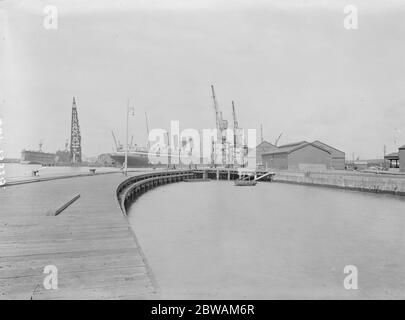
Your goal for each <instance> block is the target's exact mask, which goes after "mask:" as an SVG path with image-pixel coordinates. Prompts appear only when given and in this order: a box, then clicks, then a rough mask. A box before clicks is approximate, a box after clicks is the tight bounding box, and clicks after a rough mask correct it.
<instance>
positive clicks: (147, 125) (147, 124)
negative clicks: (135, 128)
mask: <svg viewBox="0 0 405 320" xmlns="http://www.w3.org/2000/svg"><path fill="white" fill-rule="evenodd" d="M145 120H146V133H147V134H148V139H147V141H148V142H147V144H148V150H149V149H150V143H149V121H148V115H147V114H146V111H145Z"/></svg>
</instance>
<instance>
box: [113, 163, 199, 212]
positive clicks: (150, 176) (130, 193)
mask: <svg viewBox="0 0 405 320" xmlns="http://www.w3.org/2000/svg"><path fill="white" fill-rule="evenodd" d="M192 177H194V172H193V171H191V170H170V171H161V172H152V173H145V174H141V175H137V176H133V177H130V178H128V179H126V180H125V181H123V182H122V183H120V184H119V186H118V187H117V191H116V193H117V198H118V202H119V204H120V207H121V210H122V212H123V213H124V215H126V214H127V210H128V208H129V206H130V205H131V204H132V203H133V202H134V201H135V200H136V198H137V197H138V196H140V195H141V194H142V193H145V192H146V191H148V190H150V189H152V188H155V187H157V186H160V185H164V184H167V183H173V182H178V181H183V180H184V179H186V178H192Z"/></svg>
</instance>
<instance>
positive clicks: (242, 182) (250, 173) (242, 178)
mask: <svg viewBox="0 0 405 320" xmlns="http://www.w3.org/2000/svg"><path fill="white" fill-rule="evenodd" d="M252 178H256V170H254V169H248V168H238V179H237V180H235V186H255V185H256V184H257V182H256V179H252Z"/></svg>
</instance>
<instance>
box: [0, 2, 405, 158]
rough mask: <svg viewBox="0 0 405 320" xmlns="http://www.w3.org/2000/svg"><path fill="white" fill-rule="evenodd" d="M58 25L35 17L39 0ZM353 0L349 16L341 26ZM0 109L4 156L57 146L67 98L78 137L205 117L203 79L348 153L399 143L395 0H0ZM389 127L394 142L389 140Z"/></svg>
mask: <svg viewBox="0 0 405 320" xmlns="http://www.w3.org/2000/svg"><path fill="white" fill-rule="evenodd" d="M49 4H50V5H55V6H56V7H57V9H58V29H57V30H46V29H44V28H43V19H44V17H45V14H44V12H43V8H44V7H45V6H46V5H49ZM347 4H353V5H356V6H357V8H358V15H359V28H358V30H346V29H345V28H344V27H343V20H344V17H345V14H344V13H343V7H344V6H345V5H347ZM0 9H1V11H0V37H1V44H0V49H1V50H0V99H1V104H0V117H1V118H2V119H3V124H2V129H3V135H4V140H3V143H2V148H3V149H4V150H5V153H6V156H8V157H19V155H20V152H21V150H22V149H24V148H26V149H37V148H38V142H39V141H40V140H43V142H44V150H45V151H51V152H55V151H56V150H57V149H63V148H64V143H65V140H66V139H67V138H69V136H70V117H71V104H72V97H73V96H75V97H76V100H77V106H78V113H79V121H80V127H81V132H82V150H83V153H84V154H85V155H87V156H94V155H97V154H100V153H103V152H110V151H112V147H113V140H112V137H111V132H110V131H111V129H114V130H115V131H116V133H117V135H118V136H119V138H120V140H121V141H122V142H124V138H125V108H126V100H127V98H131V101H132V102H133V104H134V106H135V112H136V114H135V117H134V118H132V119H131V124H130V127H131V134H134V138H135V141H136V142H137V143H138V144H143V145H145V144H146V142H145V141H146V126H145V117H144V111H147V112H148V116H149V122H150V126H151V127H152V128H153V127H158V128H169V126H170V121H171V120H179V121H180V127H181V128H182V129H185V128H196V129H202V128H213V127H215V114H214V110H213V107H212V102H211V93H210V85H211V84H214V85H215V88H216V92H217V96H218V101H219V104H220V108H221V109H222V110H223V112H224V116H225V117H226V118H228V119H229V120H230V119H231V100H235V104H236V108H237V113H238V118H239V119H238V120H239V124H240V125H241V126H242V127H244V128H257V129H258V130H259V128H260V123H263V128H264V138H265V139H266V140H268V141H270V142H274V140H275V138H276V137H277V136H278V135H279V134H280V133H281V132H283V136H282V138H281V140H280V143H281V144H284V143H290V142H295V141H301V140H307V141H312V140H315V139H319V140H321V141H324V142H326V143H328V144H330V145H332V146H335V147H337V148H339V149H341V150H343V151H345V152H346V157H347V158H348V159H351V157H352V152H354V153H355V155H356V157H357V156H360V157H362V158H374V157H376V156H379V157H381V156H382V154H383V146H384V144H385V145H387V151H388V152H392V151H396V149H397V147H398V146H400V145H403V144H405V41H404V35H405V0H403V1H382V0H380V1H377V0H374V1H373V0H362V1H354V0H353V1H352V0H350V1H339V0H332V1H324V0H312V1H298V0H294V1H286V0H278V1H252V0H246V1H241V0H239V1H235V0H232V1H231V0H229V1H191V0H184V1H183V0H182V1H179V0H176V1H169V0H164V1H163V0H161V1H145V0H144V1H100V0H98V1H84V0H81V1H53V0H46V1H33V0H29V1H7V0H6V1H0ZM395 141H397V142H396V143H397V145H395Z"/></svg>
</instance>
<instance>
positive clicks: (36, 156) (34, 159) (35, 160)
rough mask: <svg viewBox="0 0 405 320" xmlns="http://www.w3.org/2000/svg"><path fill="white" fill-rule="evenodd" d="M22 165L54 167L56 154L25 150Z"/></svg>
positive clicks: (22, 154)
mask: <svg viewBox="0 0 405 320" xmlns="http://www.w3.org/2000/svg"><path fill="white" fill-rule="evenodd" d="M21 163H22V164H41V165H53V164H55V163H56V154H54V153H46V152H40V151H28V150H23V151H22V152H21Z"/></svg>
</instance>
